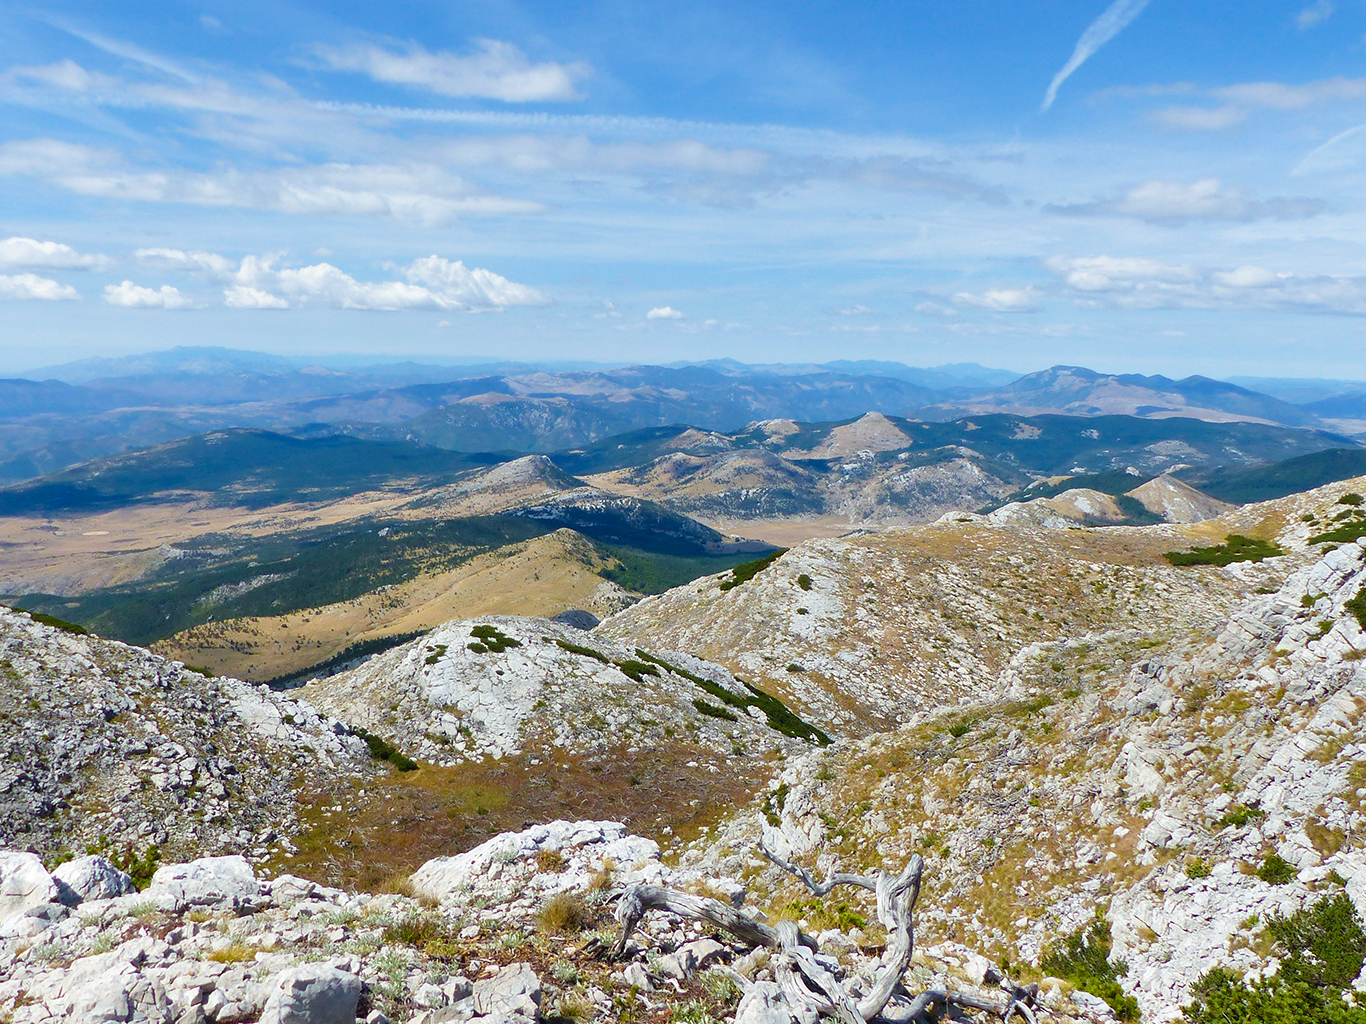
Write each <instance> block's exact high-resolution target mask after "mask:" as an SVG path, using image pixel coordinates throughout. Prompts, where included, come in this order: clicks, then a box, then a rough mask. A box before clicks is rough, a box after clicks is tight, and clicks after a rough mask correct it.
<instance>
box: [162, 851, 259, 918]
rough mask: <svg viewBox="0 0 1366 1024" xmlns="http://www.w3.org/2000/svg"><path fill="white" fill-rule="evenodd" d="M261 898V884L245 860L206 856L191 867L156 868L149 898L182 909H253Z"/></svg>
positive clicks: (174, 865)
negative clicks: (210, 907) (215, 907)
mask: <svg viewBox="0 0 1366 1024" xmlns="http://www.w3.org/2000/svg"><path fill="white" fill-rule="evenodd" d="M260 896H261V885H260V883H259V882H257V881H256V873H255V872H254V871H252V869H251V865H250V864H248V863H247V860H246V858H245V857H242V856H231V857H203V858H201V859H199V860H195V861H190V863H188V864H168V865H166V866H165V867H161V868H158V869H157V873H156V874H155V875H153V876H152V884H151V885H150V886H148V887H147V898H148V899H150V900H152V901H153V902H156V903H158V904H163V903H164V904H171V905H174V906H176V907H177V908H179V907H195V906H220V907H226V908H229V909H232V910H244V909H248V908H250V907H251V906H252V905H253V904H254V903H255V902H256V901H257V900H258V899H259V898H260Z"/></svg>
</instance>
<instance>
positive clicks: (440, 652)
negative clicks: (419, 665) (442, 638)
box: [423, 644, 488, 665]
mask: <svg viewBox="0 0 1366 1024" xmlns="http://www.w3.org/2000/svg"><path fill="white" fill-rule="evenodd" d="M487 649H488V648H485V650H487ZM428 650H429V651H430V652H431V653H430V654H428V655H427V657H426V658H425V659H423V664H426V665H435V664H436V663H437V662H438V661H440V660H441V659H442V658H443V657H445V654H446V650H447V648H446V645H445V644H437V645H436V646H435V647H430V648H428Z"/></svg>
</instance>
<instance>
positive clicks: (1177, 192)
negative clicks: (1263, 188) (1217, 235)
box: [1047, 178, 1324, 225]
mask: <svg viewBox="0 0 1366 1024" xmlns="http://www.w3.org/2000/svg"><path fill="white" fill-rule="evenodd" d="M1047 209H1049V210H1052V211H1053V212H1055V213H1067V214H1080V215H1095V214H1100V215H1116V216H1121V217H1137V218H1139V219H1140V220H1146V221H1150V222H1152V223H1157V224H1173V225H1175V224H1184V223H1186V222H1187V221H1192V220H1215V221H1218V220H1225V221H1253V220H1269V219H1276V220H1290V219H1294V218H1300V217H1312V216H1314V215H1315V214H1317V213H1321V212H1323V209H1324V204H1323V203H1322V202H1321V201H1320V200H1317V199H1303V198H1301V199H1290V198H1276V199H1268V200H1264V201H1257V200H1252V199H1248V198H1247V197H1246V196H1245V195H1244V194H1243V193H1242V191H1241V190H1239V189H1236V188H1225V187H1224V183H1223V182H1222V181H1220V180H1219V179H1218V178H1204V179H1202V180H1200V181H1196V182H1192V183H1190V184H1186V183H1185V182H1179V181H1146V182H1143V183H1142V184H1140V185H1135V186H1134V187H1133V188H1131V189H1129V191H1128V192H1126V193H1124V194H1123V195H1122V196H1120V197H1119V198H1117V199H1108V200H1096V201H1094V202H1090V203H1081V204H1076V205H1072V206H1050V207H1047Z"/></svg>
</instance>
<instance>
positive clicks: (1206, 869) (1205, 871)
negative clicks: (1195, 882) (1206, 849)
mask: <svg viewBox="0 0 1366 1024" xmlns="http://www.w3.org/2000/svg"><path fill="white" fill-rule="evenodd" d="M1209 875H1210V866H1209V864H1208V863H1207V862H1206V861H1205V858H1204V857H1192V858H1191V859H1190V860H1188V861H1186V877H1187V878H1208V877H1209Z"/></svg>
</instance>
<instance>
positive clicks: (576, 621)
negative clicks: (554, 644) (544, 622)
mask: <svg viewBox="0 0 1366 1024" xmlns="http://www.w3.org/2000/svg"><path fill="white" fill-rule="evenodd" d="M551 621H552V622H563V623H564V624H565V625H566V626H570V627H572V628H574V629H582V630H583V631H584V632H587V631H588V630H590V629H593V628H595V627H596V626H597V625H598V623H600V622H601V621H602V620H601V619H599V618H598V617H597V616H596V615H594V614H593V613H592V612H586V611H584V610H583V609H582V608H570V609H569V610H568V611H563V612H560V614H559V615H556V616H555V617H554V618H553V619H552V620H551Z"/></svg>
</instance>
